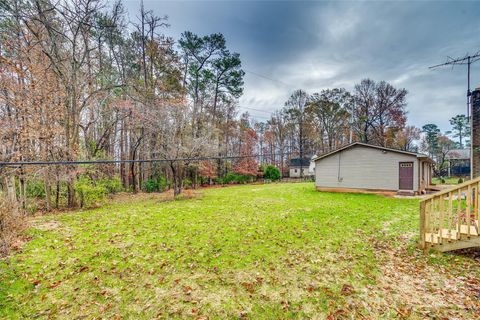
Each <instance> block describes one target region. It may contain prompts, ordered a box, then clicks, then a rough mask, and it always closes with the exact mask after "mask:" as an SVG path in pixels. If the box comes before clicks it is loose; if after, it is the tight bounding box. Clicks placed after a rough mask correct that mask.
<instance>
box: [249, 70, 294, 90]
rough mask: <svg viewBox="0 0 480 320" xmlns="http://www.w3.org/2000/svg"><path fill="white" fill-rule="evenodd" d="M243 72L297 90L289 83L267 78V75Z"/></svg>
mask: <svg viewBox="0 0 480 320" xmlns="http://www.w3.org/2000/svg"><path fill="white" fill-rule="evenodd" d="M243 71H245V72H248V73H251V74H253V75H255V76H257V77H260V78H264V79H267V80H270V81H273V82H277V83H280V84H282V85H284V86H287V87H289V88H290V89H293V88H296V87H297V86H294V85H291V84H288V83H286V82H283V81H280V80H277V79H273V78H270V77H268V76H266V75H263V74H260V73H257V72H253V71H250V70H245V69H243Z"/></svg>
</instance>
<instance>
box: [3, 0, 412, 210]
mask: <svg viewBox="0 0 480 320" xmlns="http://www.w3.org/2000/svg"><path fill="white" fill-rule="evenodd" d="M0 10H1V16H0V37H1V38H0V68H1V69H0V161H4V162H23V161H69V160H96V159H115V160H138V159H168V160H170V161H167V162H162V163H122V164H108V165H107V164H102V165H82V166H79V165H63V166H23V167H16V168H12V167H8V168H7V167H3V168H0V175H1V181H0V184H1V189H2V190H3V193H4V194H5V195H7V198H8V199H10V200H11V202H12V203H16V204H17V206H18V208H21V209H23V210H26V209H27V207H28V203H27V202H28V201H27V199H28V197H29V196H33V197H40V198H41V199H43V202H42V204H41V207H40V208H41V209H46V210H50V209H52V208H55V207H61V206H68V207H74V206H78V205H80V206H83V205H85V204H86V203H87V202H91V201H94V200H95V199H96V197H97V196H98V194H105V193H109V192H115V191H119V190H127V191H133V192H137V191H139V190H141V189H143V190H146V191H161V190H164V189H166V188H170V187H172V188H173V189H174V193H175V195H178V194H180V192H181V190H182V188H183V187H185V186H193V187H195V186H196V185H197V184H199V183H213V182H217V183H228V182H231V181H237V182H238V181H246V180H250V179H255V178H256V177H259V176H260V177H261V176H262V167H263V166H265V165H267V164H271V165H275V166H276V167H278V168H279V169H280V170H281V172H282V173H284V174H285V173H286V172H287V167H288V161H289V159H291V158H298V157H300V158H309V157H311V156H312V155H314V154H321V153H324V152H328V151H330V150H333V149H335V148H337V147H339V146H342V145H344V144H347V143H349V142H352V141H363V142H367V143H372V144H378V145H382V146H388V147H393V148H399V149H403V150H413V149H415V145H414V141H415V140H418V139H419V138H420V129H417V128H414V127H410V126H406V118H407V113H406V111H405V106H406V96H407V91H406V90H405V89H403V88H395V87H394V86H392V85H391V84H389V83H387V82H385V81H380V82H376V81H373V80H370V79H365V80H362V81H361V82H360V83H359V84H357V85H356V86H355V87H354V90H352V92H348V91H347V90H345V89H342V88H335V89H325V90H321V91H319V92H318V93H312V94H309V93H307V92H305V91H303V90H296V91H294V92H293V93H292V94H291V96H290V98H289V99H288V101H286V103H285V105H284V106H283V107H282V106H279V111H276V112H274V113H273V114H272V116H271V118H270V119H269V120H268V121H265V122H258V121H255V120H254V119H253V118H252V117H251V116H250V115H249V114H248V113H243V114H240V112H239V106H238V99H239V97H240V96H241V95H242V93H243V77H244V71H243V70H242V63H241V59H240V55H239V54H238V53H234V52H231V51H230V50H229V49H228V46H227V43H226V39H225V37H224V36H223V35H222V34H220V33H217V34H211V35H197V34H195V33H193V32H188V31H187V32H184V33H183V34H182V36H181V38H180V39H172V38H170V37H168V36H166V35H165V33H166V29H167V28H168V24H169V23H170V21H168V19H167V18H166V17H164V16H157V15H156V14H155V13H154V12H152V11H148V10H145V9H144V7H143V5H141V6H140V7H139V9H138V12H135V13H131V14H130V15H127V13H126V12H125V10H124V8H123V6H122V4H121V2H116V3H107V2H106V1H103V0H60V1H55V2H53V1H48V0H13V1H9V2H1V8H0ZM129 17H135V18H134V19H133V20H130V19H129ZM173 23H174V22H173ZM232 156H239V158H233V159H232V158H229V159H221V158H223V157H232ZM198 157H218V158H220V159H218V160H211V161H196V160H183V159H192V158H198ZM177 159H182V160H181V161H180V160H177ZM34 209H35V208H34Z"/></svg>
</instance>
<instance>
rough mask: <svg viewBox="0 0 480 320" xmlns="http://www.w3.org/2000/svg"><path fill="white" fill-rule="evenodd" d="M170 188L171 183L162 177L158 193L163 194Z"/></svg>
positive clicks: (159, 179)
mask: <svg viewBox="0 0 480 320" xmlns="http://www.w3.org/2000/svg"><path fill="white" fill-rule="evenodd" d="M169 188H170V182H168V180H167V178H165V177H163V176H161V177H159V178H158V191H160V192H162V191H165V190H167V189H169Z"/></svg>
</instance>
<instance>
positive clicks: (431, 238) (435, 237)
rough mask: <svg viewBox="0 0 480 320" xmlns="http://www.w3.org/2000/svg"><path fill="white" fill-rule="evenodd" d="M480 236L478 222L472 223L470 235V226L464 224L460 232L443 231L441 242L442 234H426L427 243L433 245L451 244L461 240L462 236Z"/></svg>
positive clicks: (453, 230)
mask: <svg viewBox="0 0 480 320" xmlns="http://www.w3.org/2000/svg"><path fill="white" fill-rule="evenodd" d="M479 235H480V234H479V225H478V220H475V222H474V221H472V225H471V226H470V233H468V225H464V224H462V225H461V226H460V232H458V230H455V229H452V230H449V229H442V232H441V236H442V239H441V241H440V232H438V233H428V232H427V233H425V242H428V243H432V244H439V243H443V242H451V241H455V240H461V239H462V236H471V237H478V236H479Z"/></svg>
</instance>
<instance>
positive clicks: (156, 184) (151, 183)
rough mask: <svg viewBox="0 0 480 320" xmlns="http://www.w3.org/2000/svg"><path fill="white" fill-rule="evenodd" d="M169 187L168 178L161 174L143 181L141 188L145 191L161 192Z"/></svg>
mask: <svg viewBox="0 0 480 320" xmlns="http://www.w3.org/2000/svg"><path fill="white" fill-rule="evenodd" d="M169 187H170V183H169V182H168V180H167V179H166V178H165V177H163V176H161V177H159V178H158V179H154V178H150V179H148V180H145V181H143V184H142V190H143V191H145V192H149V193H150V192H163V191H165V190H167V189H168V188H169Z"/></svg>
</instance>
